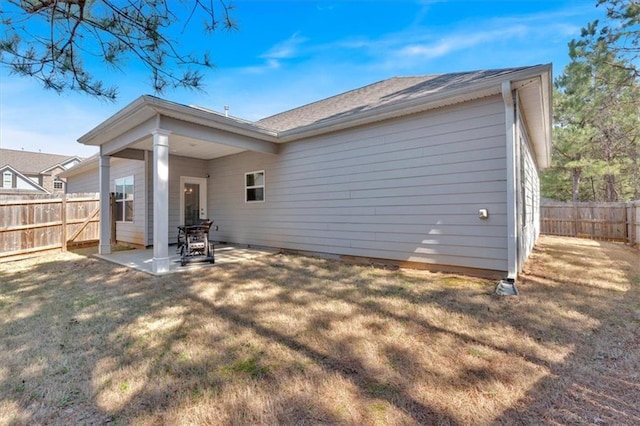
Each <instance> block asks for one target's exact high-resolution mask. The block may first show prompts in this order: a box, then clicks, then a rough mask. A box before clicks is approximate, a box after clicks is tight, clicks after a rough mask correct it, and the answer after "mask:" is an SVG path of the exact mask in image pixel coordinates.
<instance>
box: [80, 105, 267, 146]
mask: <svg viewBox="0 0 640 426" xmlns="http://www.w3.org/2000/svg"><path fill="white" fill-rule="evenodd" d="M157 115H165V116H168V117H173V118H177V119H180V120H183V121H187V122H191V123H195V124H199V125H202V126H206V127H212V128H215V129H219V130H225V131H228V132H230V133H236V134H241V135H244V136H249V137H252V138H256V139H260V140H265V141H269V142H275V141H276V140H277V133H276V132H273V131H269V130H266V129H263V128H262V127H258V126H256V125H254V124H251V123H249V122H245V121H242V120H238V119H235V118H232V117H225V116H222V115H220V114H216V113H213V112H208V111H204V110H202V109H200V108H194V107H189V106H186V105H181V104H177V103H174V102H170V101H165V100H163V99H160V98H156V97H153V96H148V95H144V96H141V97H139V98H138V99H136V100H135V101H133V102H132V103H130V104H129V105H127V106H126V107H124V108H123V109H121V110H120V111H118V112H117V113H116V114H114V115H113V116H111V117H110V118H108V119H107V120H105V121H104V122H102V123H101V124H99V125H98V126H96V127H95V128H93V129H92V130H91V131H89V132H88V133H86V134H85V135H83V136H81V137H80V138H79V139H78V142H80V143H82V144H85V145H97V146H99V145H102V144H104V143H105V142H107V141H108V140H110V139H112V138H114V137H117V136H119V135H120V134H121V133H124V132H126V131H128V130H130V129H131V128H133V127H135V126H136V125H138V124H140V123H142V122H145V121H147V120H148V119H149V118H151V117H153V116H157Z"/></svg>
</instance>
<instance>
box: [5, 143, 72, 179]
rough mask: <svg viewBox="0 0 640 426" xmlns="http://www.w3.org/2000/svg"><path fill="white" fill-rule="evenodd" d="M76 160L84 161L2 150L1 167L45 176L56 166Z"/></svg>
mask: <svg viewBox="0 0 640 426" xmlns="http://www.w3.org/2000/svg"><path fill="white" fill-rule="evenodd" d="M74 159H75V160H78V161H81V160H82V158H80V157H76V156H73V155H72V156H69V155H58V154H45V153H41V152H31V151H18V150H14V149H2V148H0V166H3V165H5V164H8V165H10V166H11V167H12V168H13V169H14V170H18V171H20V173H22V174H23V175H39V174H44V173H46V172H48V171H50V170H51V169H53V168H55V167H56V166H60V167H62V164H65V163H67V162H69V161H72V160H74ZM63 168H64V167H63Z"/></svg>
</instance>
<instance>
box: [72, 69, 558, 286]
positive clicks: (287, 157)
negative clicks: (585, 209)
mask: <svg viewBox="0 0 640 426" xmlns="http://www.w3.org/2000/svg"><path fill="white" fill-rule="evenodd" d="M551 78H552V77H551V65H550V64H548V65H537V66H530V67H520V68H509V69H499V70H487V71H474V72H460V73H452V74H442V75H424V76H415V77H396V78H391V79H389V80H384V81H381V82H378V83H374V84H371V85H369V86H366V87H362V88H359V89H356V90H352V91H349V92H346V93H342V94H339V95H337V96H334V97H331V98H328V99H324V100H321V101H318V102H315V103H311V104H308V105H305V106H302V107H300V108H295V109H293V110H290V111H286V112H283V113H281V114H277V115H274V116H272V117H267V118H265V119H262V120H260V121H257V122H250V121H245V120H241V119H238V118H235V117H228V116H226V115H225V114H220V113H216V112H214V111H210V110H207V109H204V108H199V107H193V106H186V105H181V104H177V103H173V102H169V101H166V100H163V99H159V98H156V97H153V96H141V97H140V98H138V99H136V100H135V101H134V102H132V103H131V104H129V105H128V106H126V107H125V108H123V109H122V110H121V111H119V112H117V113H116V114H115V115H113V116H112V117H110V118H108V119H107V120H106V121H104V122H103V123H101V124H100V125H98V126H97V127H95V128H94V129H93V130H91V131H90V132H89V133H87V134H85V135H84V136H82V137H81V138H80V139H79V142H81V143H83V144H86V145H91V146H96V147H99V148H100V154H99V155H98V156H97V157H96V158H94V159H92V160H91V161H88V162H86V163H85V164H80V165H79V166H77V167H75V168H74V169H72V170H69V171H67V172H65V174H64V175H65V176H66V177H67V179H68V188H67V189H68V191H71V192H73V191H82V192H84V191H97V190H99V191H100V192H101V193H102V194H107V193H109V192H113V193H115V194H116V195H115V204H116V208H115V212H116V213H115V214H116V222H117V232H116V234H117V239H118V240H120V241H126V242H130V243H134V244H139V245H143V246H150V245H153V270H154V271H155V272H164V271H167V270H168V265H169V257H168V250H169V247H168V246H169V244H170V243H175V241H176V227H177V226H178V225H179V224H184V223H186V224H189V223H193V222H195V221H198V220H201V219H205V218H212V219H214V220H215V223H216V224H217V225H218V226H219V231H217V232H216V233H214V235H213V236H214V239H215V240H217V241H226V242H233V243H239V244H246V245H256V246H267V247H275V248H281V249H286V250H293V251H299V252H313V253H325V254H332V255H336V256H339V257H344V258H355V259H360V258H368V259H370V258H374V259H383V260H386V261H394V262H398V263H400V264H402V265H407V266H424V267H433V268H437V269H445V270H458V271H460V270H461V271H463V272H467V273H471V274H478V275H496V274H498V275H500V276H503V277H506V278H511V279H515V277H516V275H517V273H518V272H519V270H520V269H521V267H522V265H523V263H524V260H525V259H526V258H527V256H528V255H529V253H530V252H531V250H532V248H533V245H534V243H535V241H536V238H537V237H538V234H539V229H540V228H539V178H538V171H539V170H540V169H542V168H545V167H547V166H549V164H550V154H551V125H552V120H551V87H552V86H551ZM101 203H102V209H101V215H102V216H101V220H102V224H101V226H102V228H101V241H100V251H101V253H109V251H110V244H109V221H108V220H105V218H107V217H108V216H107V215H108V212H109V200H108V197H106V196H105V197H102V201H101Z"/></svg>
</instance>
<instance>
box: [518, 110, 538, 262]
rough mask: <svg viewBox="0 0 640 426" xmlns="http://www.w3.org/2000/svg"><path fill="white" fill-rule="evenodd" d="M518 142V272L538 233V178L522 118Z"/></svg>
mask: <svg viewBox="0 0 640 426" xmlns="http://www.w3.org/2000/svg"><path fill="white" fill-rule="evenodd" d="M518 143H519V144H520V146H519V150H520V164H519V173H520V178H519V179H520V185H519V186H520V194H518V195H519V203H518V214H519V216H520V217H519V220H520V231H519V235H518V242H519V244H518V257H519V259H518V265H519V271H518V272H520V271H521V270H522V266H523V265H524V263H525V261H526V260H527V258H528V257H529V255H530V254H531V251H532V250H533V246H534V245H535V243H536V241H537V239H538V236H539V235H540V178H539V176H538V169H537V167H536V164H535V162H534V159H533V155H532V151H531V148H530V146H529V142H528V138H527V133H526V130H525V128H524V126H523V122H522V120H519V126H518Z"/></svg>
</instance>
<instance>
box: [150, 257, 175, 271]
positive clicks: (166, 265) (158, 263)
mask: <svg viewBox="0 0 640 426" xmlns="http://www.w3.org/2000/svg"><path fill="white" fill-rule="evenodd" d="M170 268H171V260H170V259H169V258H168V257H154V258H153V262H152V263H151V270H152V271H153V273H154V274H163V273H165V272H169V269H170Z"/></svg>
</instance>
